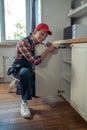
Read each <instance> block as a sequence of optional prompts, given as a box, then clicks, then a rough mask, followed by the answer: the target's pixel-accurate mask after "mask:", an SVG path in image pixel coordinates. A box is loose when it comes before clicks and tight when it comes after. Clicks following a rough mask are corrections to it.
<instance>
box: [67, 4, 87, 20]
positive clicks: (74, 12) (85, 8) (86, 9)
mask: <svg viewBox="0 0 87 130" xmlns="http://www.w3.org/2000/svg"><path fill="white" fill-rule="evenodd" d="M86 14H87V3H85V4H83V5H81V6H79V7H77V8H76V9H71V10H70V12H69V14H68V17H76V18H77V17H81V16H84V15H86Z"/></svg>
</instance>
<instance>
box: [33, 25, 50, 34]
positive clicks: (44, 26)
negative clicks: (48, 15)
mask: <svg viewBox="0 0 87 130" xmlns="http://www.w3.org/2000/svg"><path fill="white" fill-rule="evenodd" d="M37 30H42V31H46V32H48V34H49V35H52V32H51V31H50V30H49V26H48V25H47V24H45V23H40V24H38V25H37V26H36V27H35V31H37Z"/></svg>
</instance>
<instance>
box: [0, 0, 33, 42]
mask: <svg viewBox="0 0 87 130" xmlns="http://www.w3.org/2000/svg"><path fill="white" fill-rule="evenodd" d="M25 2H26V3H25V4H26V7H25V9H26V36H27V35H29V33H30V32H31V30H30V16H31V11H30V6H31V2H30V0H25ZM17 41H18V40H6V37H5V12H4V0H0V44H3V43H17Z"/></svg>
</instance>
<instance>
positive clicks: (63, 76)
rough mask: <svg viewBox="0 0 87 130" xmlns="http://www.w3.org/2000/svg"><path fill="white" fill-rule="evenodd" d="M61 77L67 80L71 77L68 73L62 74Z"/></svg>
mask: <svg viewBox="0 0 87 130" xmlns="http://www.w3.org/2000/svg"><path fill="white" fill-rule="evenodd" d="M62 78H63V79H64V80H66V81H68V82H71V77H70V75H68V74H64V75H62Z"/></svg>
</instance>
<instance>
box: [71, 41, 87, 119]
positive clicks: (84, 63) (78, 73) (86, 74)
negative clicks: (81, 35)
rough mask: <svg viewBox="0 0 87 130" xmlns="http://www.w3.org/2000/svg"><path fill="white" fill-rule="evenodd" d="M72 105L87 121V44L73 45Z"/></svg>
mask: <svg viewBox="0 0 87 130" xmlns="http://www.w3.org/2000/svg"><path fill="white" fill-rule="evenodd" d="M71 105H72V106H73V107H74V108H75V109H76V110H77V112H78V113H79V114H80V115H81V116H82V117H83V118H84V119H85V120H86V121H87V43H79V44H73V45H72V80H71Z"/></svg>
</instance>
